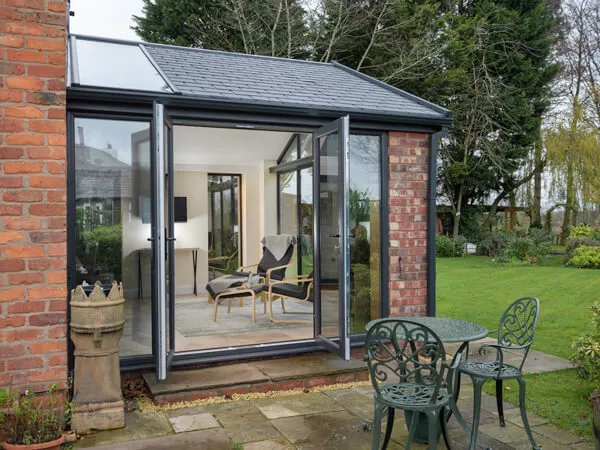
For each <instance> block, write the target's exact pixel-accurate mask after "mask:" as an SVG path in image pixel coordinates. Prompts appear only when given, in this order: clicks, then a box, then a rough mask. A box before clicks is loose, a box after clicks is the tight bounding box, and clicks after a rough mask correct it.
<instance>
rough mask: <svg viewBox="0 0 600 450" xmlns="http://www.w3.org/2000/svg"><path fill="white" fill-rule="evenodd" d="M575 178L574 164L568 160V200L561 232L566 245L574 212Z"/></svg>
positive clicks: (563, 242)
mask: <svg viewBox="0 0 600 450" xmlns="http://www.w3.org/2000/svg"><path fill="white" fill-rule="evenodd" d="M574 185H575V180H574V175H573V166H572V163H571V162H570V161H569V162H567V201H566V203H565V215H564V217H563V226H562V233H561V237H560V240H561V244H562V245H564V244H565V242H566V240H567V237H568V236H569V231H570V228H571V216H572V213H573V205H574V204H575V186H574Z"/></svg>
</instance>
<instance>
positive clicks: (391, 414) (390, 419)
mask: <svg viewBox="0 0 600 450" xmlns="http://www.w3.org/2000/svg"><path fill="white" fill-rule="evenodd" d="M394 412H395V409H394V408H392V407H390V406H388V417H387V424H386V425H385V436H384V438H383V446H382V447H381V449H382V450H385V449H386V448H387V446H388V444H389V443H390V438H391V437H392V428H394Z"/></svg>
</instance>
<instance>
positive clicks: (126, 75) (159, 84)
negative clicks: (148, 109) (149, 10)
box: [76, 38, 172, 92]
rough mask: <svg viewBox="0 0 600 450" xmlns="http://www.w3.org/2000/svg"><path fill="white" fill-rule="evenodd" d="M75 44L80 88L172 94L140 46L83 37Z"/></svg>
mask: <svg viewBox="0 0 600 450" xmlns="http://www.w3.org/2000/svg"><path fill="white" fill-rule="evenodd" d="M76 42H77V64H78V69H79V83H80V84H81V85H89V86H101V87H109V88H119V89H135V90H141V91H162V92H172V91H171V89H170V88H169V86H168V85H167V83H166V82H165V80H164V79H163V77H162V76H161V75H160V74H159V73H158V71H157V70H156V69H155V68H154V66H153V65H152V63H151V62H150V61H149V60H148V58H147V57H146V55H144V53H143V52H142V50H141V49H140V48H139V47H138V46H137V45H128V44H116V43H111V42H99V41H89V40H85V39H81V38H78V39H77V40H76Z"/></svg>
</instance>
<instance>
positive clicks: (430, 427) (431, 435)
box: [426, 411, 439, 450]
mask: <svg viewBox="0 0 600 450" xmlns="http://www.w3.org/2000/svg"><path fill="white" fill-rule="evenodd" d="M426 415H427V441H428V442H429V446H428V447H429V450H435V449H436V447H437V440H438V433H437V432H438V426H439V424H438V418H437V415H436V413H435V411H427V412H426Z"/></svg>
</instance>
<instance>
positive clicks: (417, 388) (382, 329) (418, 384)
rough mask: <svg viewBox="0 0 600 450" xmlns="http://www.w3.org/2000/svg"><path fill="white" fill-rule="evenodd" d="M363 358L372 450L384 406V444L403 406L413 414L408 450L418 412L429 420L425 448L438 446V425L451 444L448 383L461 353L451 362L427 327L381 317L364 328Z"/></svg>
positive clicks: (406, 411) (387, 440)
mask: <svg viewBox="0 0 600 450" xmlns="http://www.w3.org/2000/svg"><path fill="white" fill-rule="evenodd" d="M365 361H366V362H367V366H368V368H369V374H370V377H371V382H372V384H373V388H374V389H375V393H374V398H375V413H374V420H373V444H372V448H373V450H378V449H379V441H380V437H381V436H380V434H381V420H382V416H383V414H384V412H385V410H386V409H387V417H388V418H387V426H386V430H385V437H384V441H383V446H382V448H383V449H385V448H387V445H388V443H389V440H390V436H391V434H392V428H393V424H394V412H395V410H396V409H402V410H404V411H405V413H406V414H408V415H410V416H411V418H412V420H410V421H409V422H410V427H409V434H408V440H407V443H406V448H407V449H410V446H411V444H412V441H413V439H414V435H415V431H416V430H417V424H418V423H419V420H418V417H419V416H420V415H421V414H420V413H423V414H424V415H425V416H426V417H427V419H428V442H429V449H430V450H432V449H435V448H436V445H437V440H438V438H439V435H440V434H439V430H440V427H441V430H442V434H443V436H444V441H445V443H446V447H447V448H450V445H449V443H448V430H447V427H446V421H447V417H448V407H449V404H450V400H451V392H449V390H448V389H447V386H453V382H452V377H453V375H454V371H455V370H456V368H457V367H458V365H459V363H460V355H458V356H457V358H456V359H455V361H454V363H453V364H452V366H450V365H449V364H448V362H447V360H446V352H445V350H444V345H443V344H442V341H441V340H440V338H439V337H438V336H437V335H436V334H435V333H434V332H433V331H432V330H431V329H430V328H428V327H426V326H424V325H421V324H418V323H416V322H411V321H410V320H404V319H383V320H380V321H377V322H376V323H375V324H374V325H373V326H372V327H371V328H370V329H369V330H368V331H367V336H366V341H365Z"/></svg>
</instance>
